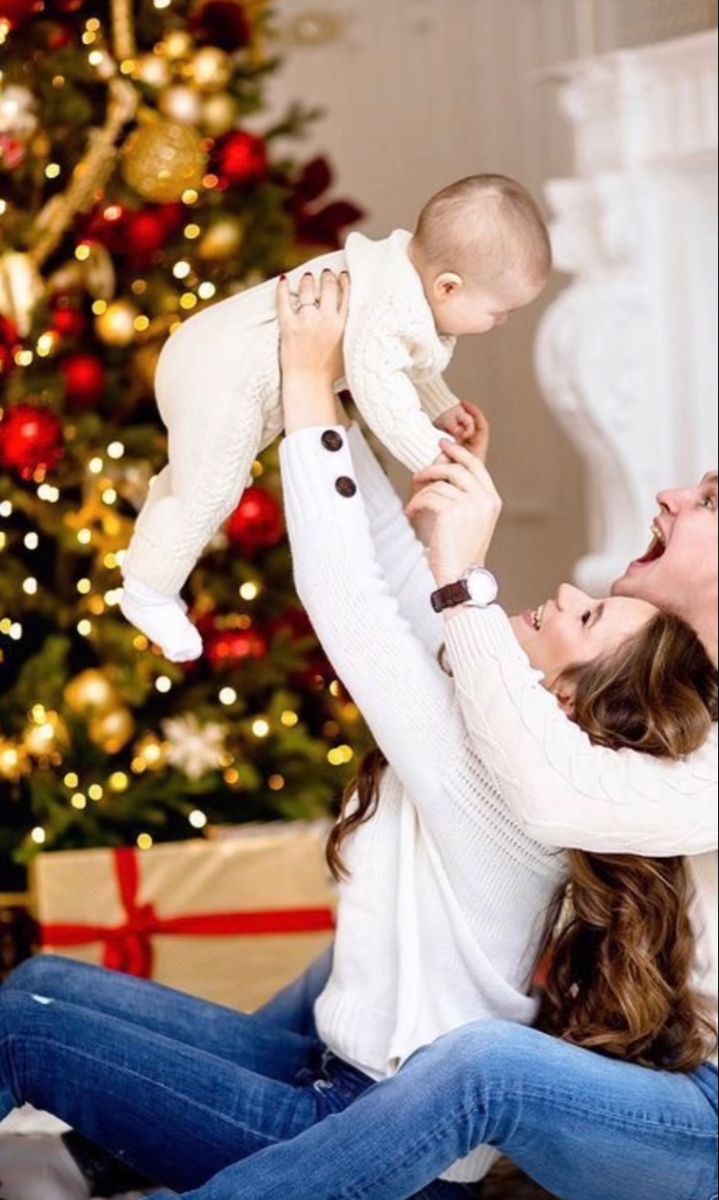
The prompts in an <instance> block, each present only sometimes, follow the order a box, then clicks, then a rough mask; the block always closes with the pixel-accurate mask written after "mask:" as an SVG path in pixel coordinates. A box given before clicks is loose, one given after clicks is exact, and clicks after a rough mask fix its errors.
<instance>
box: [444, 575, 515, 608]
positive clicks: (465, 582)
mask: <svg viewBox="0 0 719 1200" xmlns="http://www.w3.org/2000/svg"><path fill="white" fill-rule="evenodd" d="M498 595H499V584H498V583H497V580H496V579H495V577H494V575H493V574H492V572H491V571H487V570H486V569H485V568H484V567H469V568H468V569H467V570H466V571H465V572H464V574H463V575H462V577H461V579H458V580H457V582H456V583H447V584H445V586H444V587H441V588H438V589H437V591H436V592H432V596H431V600H432V608H433V609H434V611H435V612H442V611H443V610H444V609H445V608H454V607H455V606H456V605H457V604H470V605H472V607H473V608H488V607H489V605H490V604H494V601H495V600H496V599H497V596H498Z"/></svg>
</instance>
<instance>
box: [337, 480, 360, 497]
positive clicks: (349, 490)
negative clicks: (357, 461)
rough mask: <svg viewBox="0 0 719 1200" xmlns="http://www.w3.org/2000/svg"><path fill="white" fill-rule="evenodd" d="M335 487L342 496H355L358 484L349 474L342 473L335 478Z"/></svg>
mask: <svg viewBox="0 0 719 1200" xmlns="http://www.w3.org/2000/svg"><path fill="white" fill-rule="evenodd" d="M335 487H336V488H337V491H338V492H339V494H340V496H347V497H349V496H354V494H355V492H356V491H357V484H356V483H355V481H354V479H350V477H349V475H340V477H339V479H336V480H335Z"/></svg>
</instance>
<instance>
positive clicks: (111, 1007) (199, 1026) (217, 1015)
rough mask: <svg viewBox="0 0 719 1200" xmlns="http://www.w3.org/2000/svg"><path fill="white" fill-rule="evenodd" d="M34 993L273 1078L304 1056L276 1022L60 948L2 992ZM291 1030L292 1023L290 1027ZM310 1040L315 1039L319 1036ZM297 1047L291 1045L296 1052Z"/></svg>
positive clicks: (291, 1071) (289, 1073) (287, 1073)
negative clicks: (60, 952) (82, 958)
mask: <svg viewBox="0 0 719 1200" xmlns="http://www.w3.org/2000/svg"><path fill="white" fill-rule="evenodd" d="M8 992H23V993H36V994H38V995H41V996H46V997H47V998H48V999H52V1000H58V1001H66V1002H67V1003H68V1004H71V1005H73V1006H76V1007H79V1008H87V1009H89V1010H91V1011H92V1012H93V1013H96V1014H98V1013H104V1014H105V1015H106V1016H109V1017H118V1018H119V1019H120V1020H122V1021H126V1022H128V1023H130V1024H132V1025H137V1026H138V1027H139V1028H141V1029H144V1030H145V1031H146V1032H148V1033H157V1034H165V1035H167V1036H168V1037H169V1038H171V1039H172V1041H173V1042H183V1043H184V1044H185V1045H187V1046H195V1047H197V1049H199V1050H203V1051H206V1052H207V1053H209V1054H214V1055H217V1056H218V1057H219V1058H222V1059H223V1060H224V1061H226V1062H235V1063H237V1064H238V1065H240V1066H243V1067H247V1068H248V1069H249V1070H251V1071H257V1072H259V1073H260V1074H262V1075H266V1076H269V1077H270V1078H272V1079H279V1080H285V1081H287V1080H291V1079H293V1078H294V1076H295V1074H296V1073H297V1071H298V1070H300V1069H301V1067H303V1066H304V1065H306V1064H305V1062H304V1056H305V1054H306V1047H307V1039H306V1038H304V1037H302V1036H298V1037H297V1038H296V1039H295V1040H294V1042H293V1040H292V1039H291V1038H288V1039H286V1040H283V1039H281V1038H280V1037H278V1028H279V1027H278V1026H277V1025H276V1024H275V1023H273V1022H270V1021H269V1020H267V1021H266V1020H263V1019H262V1017H261V1016H248V1015H247V1014H245V1013H240V1012H236V1011H235V1010H233V1009H230V1008H224V1007H222V1006H221V1005H219V1004H212V1003H210V1001H208V1000H199V999H198V998H197V997H196V996H188V995H186V994H185V993H184V992H177V991H174V990H173V989H172V988H167V987H164V986H163V985H162V984H159V983H153V982H151V981H150V980H147V979H136V978H134V977H133V976H131V975H123V974H121V973H120V972H118V971H108V970H106V969H105V968H104V967H94V966H89V965H87V964H86V963H79V962H76V961H74V960H73V959H69V958H62V957H61V956H59V955H51V954H40V955H38V956H37V957H35V958H31V959H29V960H28V961H27V962H24V963H23V964H22V965H21V966H19V967H18V968H17V970H16V971H13V973H12V975H11V976H10V978H9V979H8V980H7V982H6V983H5V984H4V985H3V987H2V991H1V992H0V995H4V994H5V993H8ZM287 1032H290V1031H287ZM311 1040H313V1041H315V1042H316V1037H315V1038H312V1039H311ZM293 1048H294V1053H293Z"/></svg>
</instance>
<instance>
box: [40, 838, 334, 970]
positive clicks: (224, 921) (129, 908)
mask: <svg viewBox="0 0 719 1200" xmlns="http://www.w3.org/2000/svg"><path fill="white" fill-rule="evenodd" d="M112 853H113V858H114V863H115V873H116V875H117V882H118V885H119V888H120V898H121V900H122V904H123V907H124V909H125V921H124V923H123V924H122V925H117V926H114V927H113V926H108V925H41V927H40V939H41V942H42V945H43V946H45V947H53V948H59V947H68V946H85V945H87V944H88V943H89V942H104V944H105V950H104V953H103V958H102V962H103V966H105V967H110V968H111V969H112V970H115V971H124V972H125V974H127V975H137V976H139V977H140V978H142V979H151V978H152V965H153V951H152V940H151V939H152V937H153V935H155V934H158V933H159V934H181V935H183V936H185V937H231V936H233V935H240V936H241V935H245V936H248V937H258V936H262V935H263V934H287V933H328V932H331V931H332V930H334V927H335V923H334V914H333V913H332V910H331V909H330V908H290V909H269V910H267V911H261V912H229V913H207V914H200V915H197V916H186V917H160V916H158V915H157V913H156V911H155V908H154V905H152V904H138V903H137V893H138V890H139V884H140V872H139V869H138V861H137V860H138V856H137V851H135V850H131V849H125V850H113V852H112Z"/></svg>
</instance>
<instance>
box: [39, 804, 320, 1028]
mask: <svg viewBox="0 0 719 1200" xmlns="http://www.w3.org/2000/svg"><path fill="white" fill-rule="evenodd" d="M326 833H327V830H326V827H324V826H322V825H315V824H303V823H301V822H293V823H291V824H278V825H274V824H273V825H264V826H252V827H248V828H247V830H245V831H243V830H242V829H241V828H240V829H237V830H233V831H232V834H231V836H223V837H217V838H214V839H212V840H204V839H203V840H196V841H190V842H180V843H177V844H169V845H161V846H156V847H153V848H152V849H150V850H143V851H140V850H130V849H123V850H104V849H103V850H69V851H60V852H55V853H52V852H48V853H44V854H40V855H39V856H38V857H37V859H36V860H35V862H34V866H33V870H32V893H33V905H34V909H35V913H36V916H37V919H38V922H39V925H40V935H41V943H42V947H43V949H44V950H47V951H51V952H53V953H56V954H66V955H68V956H70V957H72V958H76V959H80V960H81V961H83V962H88V963H99V964H103V965H104V966H107V967H111V968H115V969H117V970H123V971H127V972H128V973H130V974H134V975H138V976H143V977H145V978H152V979H154V980H156V981H157V982H159V983H164V984H167V985H168V986H169V987H173V988H178V989H179V990H181V991H185V992H189V993H191V994H194V995H196V996H202V997H204V998H205V999H208V1000H213V1001H215V1002H216V1003H218V1004H225V1005H228V1006H230V1007H231V1008H237V1009H243V1010H245V1011H251V1010H252V1009H254V1008H256V1007H258V1006H259V1005H261V1004H263V1003H264V1002H265V1001H266V1000H268V999H270V997H271V996H273V995H274V994H275V993H276V992H277V991H278V990H279V989H280V988H282V987H284V985H285V984H286V983H289V982H290V981H291V980H292V979H294V978H295V977H296V976H298V975H299V974H300V973H301V972H302V971H303V970H304V968H305V967H306V966H307V965H308V964H309V963H310V962H311V961H312V960H313V959H314V958H316V957H317V956H318V955H319V954H321V953H322V951H323V950H324V949H325V948H326V947H327V945H328V944H329V942H330V941H331V939H332V935H333V928H334V904H335V895H334V889H333V885H332V881H331V879H330V876H329V872H328V870H327V867H326V864H325V859H324V844H325V839H326Z"/></svg>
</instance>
